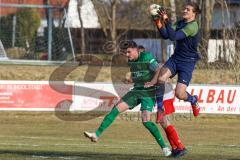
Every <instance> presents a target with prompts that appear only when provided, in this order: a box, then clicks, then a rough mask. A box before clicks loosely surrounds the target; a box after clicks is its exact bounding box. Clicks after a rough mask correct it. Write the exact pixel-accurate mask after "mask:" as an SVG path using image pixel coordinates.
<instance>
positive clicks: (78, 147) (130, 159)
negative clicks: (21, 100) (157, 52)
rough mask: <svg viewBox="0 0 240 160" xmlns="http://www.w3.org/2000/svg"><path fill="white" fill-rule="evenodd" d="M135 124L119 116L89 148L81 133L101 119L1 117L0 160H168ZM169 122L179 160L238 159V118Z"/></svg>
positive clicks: (16, 114) (184, 118) (206, 117)
mask: <svg viewBox="0 0 240 160" xmlns="http://www.w3.org/2000/svg"><path fill="white" fill-rule="evenodd" d="M139 119H140V118H139V117H138V115H132V114H129V113H128V114H122V115H121V116H120V117H119V118H118V119H116V121H115V122H114V123H113V125H112V126H110V128H109V129H108V130H106V132H104V133H103V135H102V137H101V138H100V140H99V142H97V143H91V142H90V141H89V140H88V139H86V138H85V137H84V136H83V131H85V130H88V131H94V130H95V129H96V128H97V126H98V125H99V124H100V122H101V120H102V117H100V118H95V119H92V120H89V121H63V120H60V119H58V118H57V116H56V115H55V114H54V113H49V112H44V113H43V112H41V113H40V112H0V121H1V125H0V131H1V132H0V159H4V160H6V159H11V160H13V159H14V160H20V159H27V160H30V159H31V160H39V159H44V160H50V159H51V160H55V159H67V160H75V159H76V160H78V159H84V160H96V159H97V160H98V159H101V160H105V159H109V160H112V159H116V160H117V159H120V160H159V159H173V158H164V157H163V155H162V152H161V150H160V148H159V146H158V145H157V144H156V143H155V141H154V139H153V138H152V137H151V136H150V134H149V133H148V132H147V130H146V129H145V128H144V127H143V125H142V124H141V121H140V120H139ZM171 119H172V122H173V124H174V125H175V127H176V129H177V130H178V132H179V136H180V138H181V140H182V142H183V143H184V144H185V145H186V147H187V149H188V154H187V155H186V156H185V157H183V158H181V159H185V160H240V137H239V133H240V125H239V122H240V116H222V115H217V116H209V115H201V116H200V117H199V118H197V119H196V118H193V117H191V116H190V115H180V114H175V115H174V117H172V118H171ZM162 134H164V132H163V131H162Z"/></svg>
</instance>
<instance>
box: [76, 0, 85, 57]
mask: <svg viewBox="0 0 240 160" xmlns="http://www.w3.org/2000/svg"><path fill="white" fill-rule="evenodd" d="M82 4H83V0H77V11H78V17H79V21H80V24H81V54H84V53H85V48H86V45H85V31H84V26H83V20H82V16H81V8H82Z"/></svg>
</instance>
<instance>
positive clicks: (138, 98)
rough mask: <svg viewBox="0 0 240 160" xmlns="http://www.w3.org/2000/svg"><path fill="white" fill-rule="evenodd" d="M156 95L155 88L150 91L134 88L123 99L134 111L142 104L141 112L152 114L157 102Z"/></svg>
mask: <svg viewBox="0 0 240 160" xmlns="http://www.w3.org/2000/svg"><path fill="white" fill-rule="evenodd" d="M155 93H156V91H155V88H154V87H151V88H148V89H144V88H142V89H136V88H133V89H132V90H131V91H129V92H128V93H126V94H125V95H124V96H123V97H122V101H123V102H125V103H127V104H128V106H129V109H133V108H134V107H136V106H137V105H139V104H141V109H140V110H141V111H144V110H147V111H150V112H152V111H153V107H154V106H155V102H156V97H155Z"/></svg>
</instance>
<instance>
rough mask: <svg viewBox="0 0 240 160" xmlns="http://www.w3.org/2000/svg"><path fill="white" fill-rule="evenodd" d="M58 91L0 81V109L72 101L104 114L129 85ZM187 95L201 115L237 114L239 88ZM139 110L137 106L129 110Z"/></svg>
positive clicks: (184, 105)
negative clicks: (195, 101) (196, 97)
mask: <svg viewBox="0 0 240 160" xmlns="http://www.w3.org/2000/svg"><path fill="white" fill-rule="evenodd" d="M59 88H60V89H61V91H64V92H59V91H57V90H55V89H54V88H53V87H51V86H50V84H49V82H47V81H0V91H1V92H0V110H22V111H27V110H29V111H54V110H55V108H56V107H57V106H58V104H62V103H61V102H72V104H71V103H70V104H71V105H70V106H69V107H68V108H69V109H70V110H71V111H94V110H96V111H99V110H100V111H106V110H110V109H111V108H112V107H113V106H114V105H115V104H116V103H117V102H118V101H119V100H120V97H122V96H123V95H124V94H126V93H127V92H128V91H129V90H130V89H131V88H132V86H131V85H126V84H114V85H113V84H111V83H80V82H72V81H68V82H65V83H64V84H61V85H60V86H59ZM188 92H189V93H191V94H192V95H197V96H198V98H199V105H200V107H201V113H212V114H239V115H240V86H238V85H235V86H233V85H190V86H189V87H188ZM168 94H169V93H167V94H166V97H168V96H167V95H168ZM169 95H170V94H169ZM63 104H65V103H63ZM174 106H175V110H176V113H189V112H190V111H191V106H190V103H188V102H184V101H180V100H178V99H177V98H175V99H174ZM139 109H140V106H137V107H136V108H134V109H133V110H132V111H139ZM154 109H155V111H156V106H155V108H154Z"/></svg>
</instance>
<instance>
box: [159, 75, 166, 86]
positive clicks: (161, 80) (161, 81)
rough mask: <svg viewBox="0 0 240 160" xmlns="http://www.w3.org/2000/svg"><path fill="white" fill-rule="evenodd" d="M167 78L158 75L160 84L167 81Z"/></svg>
mask: <svg viewBox="0 0 240 160" xmlns="http://www.w3.org/2000/svg"><path fill="white" fill-rule="evenodd" d="M165 81H166V80H165V78H164V77H163V76H160V77H158V83H159V84H162V83H165Z"/></svg>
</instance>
